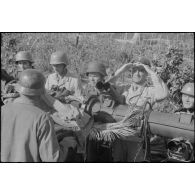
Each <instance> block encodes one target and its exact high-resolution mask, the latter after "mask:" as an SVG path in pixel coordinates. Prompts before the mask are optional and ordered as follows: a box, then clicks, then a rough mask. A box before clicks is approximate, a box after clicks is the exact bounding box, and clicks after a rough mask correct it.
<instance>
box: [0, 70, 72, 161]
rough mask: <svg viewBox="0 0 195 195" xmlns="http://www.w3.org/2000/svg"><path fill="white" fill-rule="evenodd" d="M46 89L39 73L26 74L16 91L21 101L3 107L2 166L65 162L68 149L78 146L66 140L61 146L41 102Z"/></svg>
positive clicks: (30, 72)
mask: <svg viewBox="0 0 195 195" xmlns="http://www.w3.org/2000/svg"><path fill="white" fill-rule="evenodd" d="M44 85H45V78H44V76H43V75H42V74H41V73H40V72H39V71H37V70H32V69H29V70H25V71H23V72H22V73H21V75H20V79H19V83H18V85H17V87H16V90H17V91H18V92H19V93H20V97H19V98H17V99H15V100H14V102H13V103H8V104H6V105H4V106H3V107H2V110H1V161H2V162H58V161H59V162H64V161H65V159H66V156H67V152H68V147H74V146H75V145H76V141H75V142H72V141H71V142H70V141H69V140H67V139H66V138H64V139H63V141H62V142H61V143H60V145H59V144H58V141H57V138H56V135H55V132H54V126H53V121H52V119H51V118H50V116H49V115H48V114H47V111H46V110H45V106H43V105H42V103H43V102H42V101H41V98H40V96H41V95H42V94H43V93H44V91H45V87H44Z"/></svg>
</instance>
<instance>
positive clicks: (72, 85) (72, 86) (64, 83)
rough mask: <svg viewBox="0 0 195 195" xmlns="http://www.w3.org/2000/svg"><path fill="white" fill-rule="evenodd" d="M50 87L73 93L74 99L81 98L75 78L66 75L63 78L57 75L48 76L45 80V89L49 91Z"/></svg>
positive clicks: (78, 84)
mask: <svg viewBox="0 0 195 195" xmlns="http://www.w3.org/2000/svg"><path fill="white" fill-rule="evenodd" d="M52 86H59V88H63V87H65V88H66V89H67V90H69V91H71V92H74V96H75V97H80V96H81V86H80V83H79V81H78V79H77V78H74V77H73V76H72V75H71V74H70V73H67V74H66V75H65V76H64V77H63V78H60V76H59V75H58V74H57V73H53V74H50V75H49V76H48V78H47V80H46V84H45V88H46V89H48V90H51V88H52Z"/></svg>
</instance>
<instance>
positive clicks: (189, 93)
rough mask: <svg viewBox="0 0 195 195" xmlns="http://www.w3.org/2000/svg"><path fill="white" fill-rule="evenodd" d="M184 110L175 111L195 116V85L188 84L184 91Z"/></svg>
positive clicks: (182, 91)
mask: <svg viewBox="0 0 195 195" xmlns="http://www.w3.org/2000/svg"><path fill="white" fill-rule="evenodd" d="M181 93H182V108H181V109H179V110H177V111H175V113H176V114H178V113H182V112H183V113H188V114H194V83H186V84H185V85H184V86H183V88H182V90H181Z"/></svg>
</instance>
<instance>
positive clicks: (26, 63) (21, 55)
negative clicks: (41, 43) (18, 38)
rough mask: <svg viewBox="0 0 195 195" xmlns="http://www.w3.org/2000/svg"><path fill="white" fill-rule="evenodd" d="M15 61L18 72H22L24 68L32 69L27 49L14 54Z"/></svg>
mask: <svg viewBox="0 0 195 195" xmlns="http://www.w3.org/2000/svg"><path fill="white" fill-rule="evenodd" d="M15 62H16V64H17V67H18V72H22V71H23V70H26V69H33V68H34V67H33V65H32V64H33V63H34V61H33V59H32V55H31V53H30V52H28V51H20V52H18V53H17V54H16V56H15Z"/></svg>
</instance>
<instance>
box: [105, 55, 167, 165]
mask: <svg viewBox="0 0 195 195" xmlns="http://www.w3.org/2000/svg"><path fill="white" fill-rule="evenodd" d="M129 70H131V74H132V83H131V84H129V85H126V86H122V87H120V86H119V87H118V89H119V91H120V94H122V96H121V101H122V102H123V103H124V104H128V105H130V106H131V109H132V110H133V109H134V108H136V107H137V108H139V107H140V108H141V107H143V106H144V104H145V103H146V102H147V101H148V102H149V103H150V104H151V106H153V105H154V104H155V103H156V102H159V101H162V100H164V99H165V98H166V97H167V96H168V94H169V93H168V89H167V86H166V84H165V83H164V82H163V81H162V79H160V78H159V77H158V76H157V75H156V73H155V72H153V71H152V70H151V63H150V61H149V60H148V59H147V58H145V57H143V58H141V59H140V60H139V62H138V63H136V64H133V63H129V64H125V65H123V66H122V67H121V68H119V69H118V70H117V71H116V73H115V75H114V76H113V77H112V78H110V79H109V82H115V81H116V79H117V78H118V77H119V76H120V75H121V74H122V73H124V72H126V71H129ZM148 77H150V78H151V81H152V85H149V84H148V82H147V81H148ZM148 108H149V107H146V109H148ZM139 148H140V144H139V143H138V142H137V141H136V140H134V139H131V140H126V141H125V140H118V141H116V142H115V144H113V158H114V161H115V162H134V161H136V162H140V161H143V160H144V159H143V153H144V152H143V150H140V152H139V155H138V156H136V153H137V152H138V151H139ZM135 156H136V159H135Z"/></svg>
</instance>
